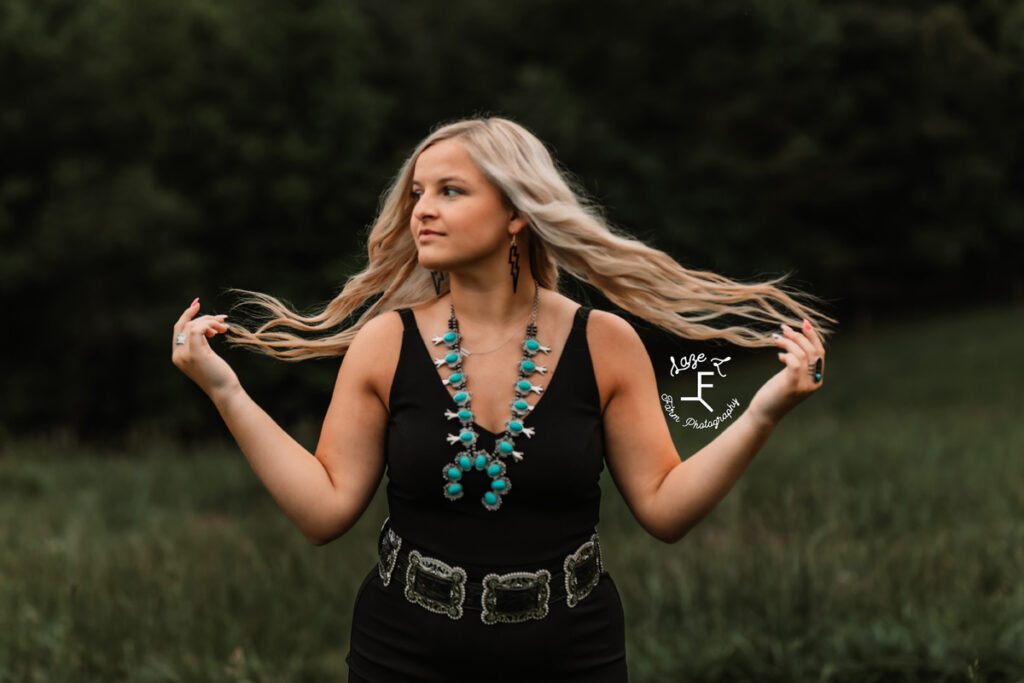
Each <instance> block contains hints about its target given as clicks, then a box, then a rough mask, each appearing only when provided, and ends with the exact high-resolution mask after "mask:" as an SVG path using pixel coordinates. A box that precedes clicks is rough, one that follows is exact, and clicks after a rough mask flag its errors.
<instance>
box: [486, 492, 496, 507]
mask: <svg viewBox="0 0 1024 683" xmlns="http://www.w3.org/2000/svg"><path fill="white" fill-rule="evenodd" d="M484 500H486V501H487V504H488V505H497V504H498V497H497V496H496V495H494V494H493V493H491V492H490V491H488V492H487V493H485V494H484Z"/></svg>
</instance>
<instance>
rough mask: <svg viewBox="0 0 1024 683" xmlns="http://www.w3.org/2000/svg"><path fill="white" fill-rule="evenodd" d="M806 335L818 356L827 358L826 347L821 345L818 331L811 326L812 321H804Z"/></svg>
mask: <svg viewBox="0 0 1024 683" xmlns="http://www.w3.org/2000/svg"><path fill="white" fill-rule="evenodd" d="M804 335H805V336H806V337H807V338H808V339H809V340H810V341H811V346H813V347H814V350H815V351H816V352H817V354H818V356H821V357H824V356H825V345H824V344H822V343H821V337H820V336H818V331H817V330H815V329H814V327H813V326H812V325H811V321H809V320H807V319H806V318H805V319H804Z"/></svg>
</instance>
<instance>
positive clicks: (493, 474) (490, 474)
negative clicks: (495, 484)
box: [487, 465, 501, 477]
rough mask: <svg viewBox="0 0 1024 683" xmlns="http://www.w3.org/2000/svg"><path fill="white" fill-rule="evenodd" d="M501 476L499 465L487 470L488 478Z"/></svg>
mask: <svg viewBox="0 0 1024 683" xmlns="http://www.w3.org/2000/svg"><path fill="white" fill-rule="evenodd" d="M499 474H501V465H491V466H490V467H488V468H487V476H488V477H496V476H498V475H499Z"/></svg>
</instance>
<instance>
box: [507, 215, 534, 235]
mask: <svg viewBox="0 0 1024 683" xmlns="http://www.w3.org/2000/svg"><path fill="white" fill-rule="evenodd" d="M508 222H509V228H511V232H512V234H513V235H514V234H516V233H517V232H519V231H520V230H525V229H526V226H527V225H529V224H530V221H529V220H527V219H526V217H525V216H523V215H522V214H520V213H519V212H518V211H516V210H515V209H512V215H511V216H510V217H509V221H508Z"/></svg>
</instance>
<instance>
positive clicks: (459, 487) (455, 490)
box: [448, 484, 462, 496]
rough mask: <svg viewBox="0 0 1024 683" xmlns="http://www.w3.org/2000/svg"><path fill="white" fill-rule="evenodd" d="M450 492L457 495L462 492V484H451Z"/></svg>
mask: <svg viewBox="0 0 1024 683" xmlns="http://www.w3.org/2000/svg"><path fill="white" fill-rule="evenodd" d="M448 493H450V494H451V495H453V496H457V495H459V494H460V493H462V484H451V485H449V486H448Z"/></svg>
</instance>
